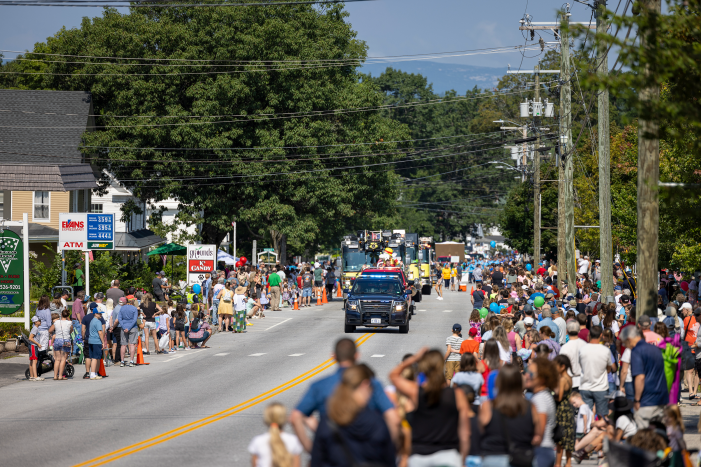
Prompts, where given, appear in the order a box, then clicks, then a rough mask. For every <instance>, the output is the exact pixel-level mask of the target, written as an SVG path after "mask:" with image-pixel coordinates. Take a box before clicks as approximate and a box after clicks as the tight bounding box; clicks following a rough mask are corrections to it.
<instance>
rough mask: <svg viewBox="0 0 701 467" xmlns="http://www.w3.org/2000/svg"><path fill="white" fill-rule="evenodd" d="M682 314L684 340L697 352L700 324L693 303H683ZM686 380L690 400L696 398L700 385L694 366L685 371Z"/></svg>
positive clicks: (680, 309)
mask: <svg viewBox="0 0 701 467" xmlns="http://www.w3.org/2000/svg"><path fill="white" fill-rule="evenodd" d="M679 311H681V313H682V316H683V317H684V340H685V341H686V342H688V343H689V347H691V351H692V352H694V353H696V352H697V351H698V349H696V346H695V344H696V334H697V333H698V328H699V325H698V323H697V322H696V318H695V317H694V312H693V310H692V308H691V303H689V302H686V303H683V304H682V306H681V308H679ZM684 382H685V383H686V386H687V387H688V388H689V400H692V399H695V398H696V388H698V386H699V377H698V376H697V375H696V371H695V370H694V369H693V368H692V369H691V370H686V371H684Z"/></svg>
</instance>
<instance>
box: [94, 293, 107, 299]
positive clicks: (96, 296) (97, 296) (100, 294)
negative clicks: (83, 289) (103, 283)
mask: <svg viewBox="0 0 701 467" xmlns="http://www.w3.org/2000/svg"><path fill="white" fill-rule="evenodd" d="M103 298H105V294H103V293H102V292H98V293H96V294H95V300H102V299H103Z"/></svg>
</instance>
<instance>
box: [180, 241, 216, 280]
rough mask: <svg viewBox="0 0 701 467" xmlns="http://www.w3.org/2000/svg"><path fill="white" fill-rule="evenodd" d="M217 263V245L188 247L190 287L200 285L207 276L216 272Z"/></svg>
mask: <svg viewBox="0 0 701 467" xmlns="http://www.w3.org/2000/svg"><path fill="white" fill-rule="evenodd" d="M216 261H217V246H216V245H188V246H187V273H188V274H187V277H188V285H194V284H199V283H201V282H202V281H203V280H204V279H205V274H206V273H209V272H212V271H214V270H215V269H216V268H215V264H216Z"/></svg>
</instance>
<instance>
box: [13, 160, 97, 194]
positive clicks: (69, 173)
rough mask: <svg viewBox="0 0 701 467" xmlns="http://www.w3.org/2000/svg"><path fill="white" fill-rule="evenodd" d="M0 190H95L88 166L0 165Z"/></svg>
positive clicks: (90, 169) (93, 176) (92, 176)
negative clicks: (0, 174) (1, 175)
mask: <svg viewBox="0 0 701 467" xmlns="http://www.w3.org/2000/svg"><path fill="white" fill-rule="evenodd" d="M0 173H2V174H3V177H0V190H11V191H70V190H81V189H88V188H97V182H96V181H95V174H94V172H93V169H92V167H91V166H90V165H89V164H75V165H9V164H8V165H0Z"/></svg>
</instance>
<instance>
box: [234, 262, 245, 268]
mask: <svg viewBox="0 0 701 467" xmlns="http://www.w3.org/2000/svg"><path fill="white" fill-rule="evenodd" d="M234 266H236V267H237V268H240V267H241V266H243V263H242V262H241V261H236V264H234Z"/></svg>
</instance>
